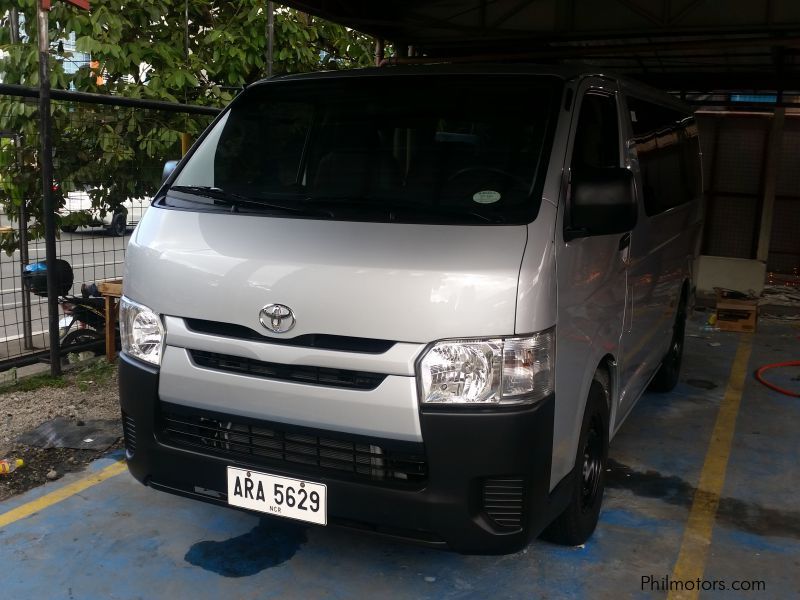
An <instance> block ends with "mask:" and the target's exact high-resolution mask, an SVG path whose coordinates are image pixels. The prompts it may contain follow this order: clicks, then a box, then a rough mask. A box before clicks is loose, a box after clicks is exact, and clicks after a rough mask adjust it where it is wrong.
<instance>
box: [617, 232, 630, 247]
mask: <svg viewBox="0 0 800 600" xmlns="http://www.w3.org/2000/svg"><path fill="white" fill-rule="evenodd" d="M630 245H631V232H630V231H629V232H628V233H626V234H625V235H623V236H622V237H621V238H619V248H618V250H619V251H620V252H622V251H623V250H625V248H629V247H630Z"/></svg>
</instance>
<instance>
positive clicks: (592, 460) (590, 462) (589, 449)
mask: <svg viewBox="0 0 800 600" xmlns="http://www.w3.org/2000/svg"><path fill="white" fill-rule="evenodd" d="M602 474H603V429H602V420H601V419H600V417H599V416H598V415H595V416H594V417H593V418H592V421H591V425H590V427H589V431H588V432H587V435H586V443H585V444H584V446H583V465H582V469H581V509H582V511H583V512H587V511H589V510H591V509H592V508H594V506H595V504H596V502H597V496H598V492H599V490H600V479H601V478H602Z"/></svg>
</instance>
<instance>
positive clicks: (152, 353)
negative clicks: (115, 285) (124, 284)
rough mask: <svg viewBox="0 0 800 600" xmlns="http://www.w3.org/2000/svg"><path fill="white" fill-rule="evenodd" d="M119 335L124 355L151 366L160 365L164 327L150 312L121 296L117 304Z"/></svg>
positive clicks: (155, 315)
mask: <svg viewBox="0 0 800 600" xmlns="http://www.w3.org/2000/svg"><path fill="white" fill-rule="evenodd" d="M119 333H120V337H121V338H122V351H123V352H124V353H125V354H127V355H128V356H132V357H133V358H138V359H139V360H142V361H144V362H147V363H150V364H152V365H156V366H158V365H160V364H161V354H162V351H163V347H164V326H163V325H162V324H161V317H159V316H158V315H157V314H156V313H154V312H153V311H152V310H150V309H149V308H147V307H146V306H142V305H141V304H136V303H135V302H131V301H130V300H128V299H127V298H126V297H125V296H123V297H122V298H121V299H120V303H119Z"/></svg>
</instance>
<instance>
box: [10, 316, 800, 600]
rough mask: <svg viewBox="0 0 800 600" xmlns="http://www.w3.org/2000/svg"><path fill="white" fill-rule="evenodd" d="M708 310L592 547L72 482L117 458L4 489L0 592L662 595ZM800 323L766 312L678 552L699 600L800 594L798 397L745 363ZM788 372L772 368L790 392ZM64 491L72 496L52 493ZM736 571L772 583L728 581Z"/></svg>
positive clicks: (791, 353)
mask: <svg viewBox="0 0 800 600" xmlns="http://www.w3.org/2000/svg"><path fill="white" fill-rule="evenodd" d="M700 324H701V321H700V320H698V319H694V320H693V321H692V322H691V323H690V325H689V327H688V331H687V333H689V334H690V335H695V336H697V335H699V336H704V337H689V338H687V350H686V355H685V358H684V369H683V372H682V376H681V379H682V381H681V383H680V385H679V386H678V388H677V389H676V390H675V391H674V392H673V393H671V394H666V395H655V394H647V395H645V396H644V397H643V398H642V399H641V401H640V402H639V404H638V406H637V408H636V409H635V410H634V412H633V413H632V414H631V416H630V418H629V419H628V421H627V422H626V424H625V425H624V426H623V428H622V430H621V431H620V433H619V434H618V436H617V438H616V439H615V440H614V442H613V444H612V447H611V459H612V460H613V462H612V465H611V470H610V471H609V473H608V476H609V481H608V488H607V490H606V498H605V503H604V508H603V512H602V514H601V521H600V525H599V526H598V529H597V531H596V533H595V535H594V537H593V538H592V539H591V540H590V541H589V543H587V544H586V546H585V547H580V548H563V547H558V546H554V545H551V544H548V543H545V542H541V541H535V542H533V543H531V544H530V545H529V546H528V548H527V549H525V550H524V551H522V552H519V553H517V554H512V555H508V556H499V557H498V556H490V557H482V556H460V555H457V554H453V553H450V552H442V551H435V550H428V549H425V548H420V547H416V546H412V545H404V544H399V543H395V542H392V541H387V540H384V539H381V538H374V537H369V536H366V535H363V534H357V533H353V532H349V531H344V530H337V529H332V528H315V527H303V526H298V525H296V524H294V523H290V522H286V523H284V522H276V521H269V520H262V519H260V518H259V517H257V516H252V515H250V514H245V513H241V512H236V511H233V510H228V509H224V508H218V507H213V506H209V505H204V504H201V503H198V502H194V501H190V500H185V499H181V498H177V497H173V496H169V495H167V494H163V493H160V492H156V491H153V490H150V489H148V488H145V487H143V486H141V485H140V484H138V483H136V482H135V481H134V480H133V479H132V478H131V477H130V476H129V475H128V474H127V473H126V472H122V473H121V474H117V475H114V476H111V477H108V478H107V479H105V480H104V481H102V482H101V483H98V484H96V485H91V486H90V487H87V488H86V489H84V490H83V491H80V492H78V493H74V488H75V487H76V486H78V487H80V486H86V485H88V484H87V483H86V478H87V477H90V476H92V475H93V474H94V475H96V474H97V473H105V475H103V476H104V477H105V476H107V475H108V471H105V472H104V471H103V469H104V468H107V467H108V465H110V464H112V463H113V462H114V459H113V458H110V459H105V460H102V461H98V462H97V463H95V464H94V465H93V466H92V467H91V469H90V471H89V472H88V473H83V474H76V475H75V476H73V477H69V478H64V479H63V480H61V481H59V482H57V483H55V484H49V485H47V486H45V487H42V488H39V489H36V490H32V491H31V492H29V493H27V494H25V495H24V496H21V497H17V498H14V499H12V500H9V501H6V502H4V503H1V504H0V564H2V565H3V568H2V570H0V597H1V598H3V599H5V598H9V599H11V598H14V599H16V598H38V599H42V600H44V599H47V598H54V599H55V598H57V599H62V598H80V599H94V598H98V599H99V598H120V599H132V598H156V597H159V598H192V599H193V600H201V599H205V598H214V599H219V598H230V599H234V598H236V599H239V598H272V597H282V598H286V597H291V598H294V597H300V598H304V599H306V598H354V597H393V598H489V597H491V598H520V597H526V598H531V597H541V598H567V597H591V598H620V597H653V596H655V597H663V596H665V595H666V592H663V591H655V592H651V587H650V586H649V585H645V586H644V589H643V586H642V578H643V577H647V576H650V577H651V578H652V581H654V582H660V581H661V580H663V578H664V577H667V576H669V577H673V570H674V569H675V565H676V562H677V561H678V557H679V553H680V552H681V548H684V551H685V548H686V547H687V541H686V539H688V538H691V535H690V534H692V531H693V529H692V527H693V526H690V527H689V528H688V529H687V520H688V518H689V515H690V509H692V506H693V501H694V500H695V489H696V487H697V486H698V482H699V481H700V475H701V471H704V464H706V465H708V464H710V463H709V457H708V456H707V454H708V450H709V447H710V446H709V441H710V439H711V437H712V431H714V427H715V422H716V421H717V415H718V412H719V409H720V405H721V402H722V400H723V397H724V396H725V392H726V388H727V387H728V384H729V379H730V377H731V365H732V363H733V361H734V356H735V355H736V352H737V348H739V345H740V343H741V341H742V337H741V336H740V335H739V334H733V333H713V334H709V333H705V332H702V331H700ZM799 336H800V329H798V328H797V327H796V326H792V325H791V324H785V323H782V324H781V323H775V322H772V323H771V322H766V321H762V322H761V323H760V324H759V332H758V333H757V334H756V335H755V336H754V337H753V344H752V353H751V355H750V357H749V362H748V364H747V367H746V377H745V380H744V385H743V388H742V396H741V405H740V406H739V407H738V418H736V415H735V413H734V415H733V416H734V419H735V420H734V421H733V422H735V425H736V427H735V434H734V437H733V441H732V445H731V451H730V455H729V460H728V462H727V464H726V463H725V462H724V461H723V462H722V463H721V465H722V469H723V474H724V475H725V479H724V486H722V487H721V493H720V494H719V504H718V509H717V511H716V519H715V520H713V521H709V524H710V525H711V528H710V529H709V535H710V545H709V546H708V548H707V553H701V554H700V555H692V554H691V552H689V553H688V554H687V556H689V559H690V560H689V562H690V566H691V567H692V568H693V569H695V570H697V569H698V568H699V573H700V574H701V575H702V578H703V579H704V580H706V581H707V582H710V583H709V584H708V585H711V584H712V583H714V581H716V586H717V589H718V590H719V586H720V582H722V583H724V584H725V585H726V588H727V589H726V591H716V592H707V593H701V594H700V596H701V597H705V598H710V597H713V598H727V597H741V598H743V597H766V598H789V597H800V502H798V490H800V467H798V464H799V463H800V436H798V434H797V431H798V428H800V400H798V399H793V398H789V397H786V396H781V395H779V394H777V393H775V392H772V391H770V390H768V389H766V388H764V387H763V386H761V385H760V384H758V383H757V382H756V381H755V380H754V379H753V378H752V372H753V370H754V369H755V368H756V367H757V366H759V365H762V364H765V363H771V362H776V361H780V360H789V359H797V358H800V357H799V356H798V354H799V353H800V351H798V348H800V343H799V342H798V337H799ZM717 343H719V344H720V345H718V346H717V345H716V344H717ZM712 344H713V345H712ZM797 373H798V372H797V370H795V371H794V372H788V371H787V372H786V373H785V374H782V375H781V374H777V373H776V375H775V376H774V378H775V380H776V381H779V380H781V379H782V380H783V383H784V385H787V386H792V387H794V389H797V388H798V387H799V386H798V382H797V381H790V378H791V377H792V376H796V375H797ZM723 404H724V403H723ZM717 431H719V429H717ZM711 447H712V449H713V447H714V446H713V444H712V446H711ZM726 454H727V453H726ZM116 458H117V459H118V458H119V457H116ZM719 458H720V457H716V458H715V457H713V456H712V457H711V459H712V460H711V464H717V465H719V464H720V463H719V460H717V459H719ZM722 458H724V457H722ZM715 460H716V462H714V461H715ZM112 469H113V467H112ZM81 482H83V483H81ZM720 485H722V482H721V481H720ZM70 486H72V487H70ZM59 491H60V492H61V493H62V495H63V496H66V497H65V498H64V499H63V500H62V501H60V502H58V503H55V504H52V505H50V506H46V507H45V505H46V504H49V503H50V501H51V500H52V499H53V496H52V495H51V496H48V494H51V493H53V492H56V493H58V492H59ZM37 502H38V503H37ZM695 504H697V502H695ZM15 509H18V510H15ZM34 510H35V511H36V512H33V511H34ZM25 512H33V514H31V515H29V516H24V514H25ZM692 514H694V510H692ZM711 515H712V517H713V515H714V513H713V512H712V513H711ZM687 531H688V532H689V533H687V535H686V536H685V535H684V534H685V532H687ZM695 533H696V532H695ZM692 535H693V534H692ZM734 580H737V581H746V582H749V581H763V582H764V586H765V589H764V590H762V591H753V592H749V593H744V592H732V591H730V586H731V585H732V583H733V581H734ZM756 585H760V584H756ZM654 589H656V590H657V588H654Z"/></svg>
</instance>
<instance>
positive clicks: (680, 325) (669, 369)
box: [650, 296, 686, 393]
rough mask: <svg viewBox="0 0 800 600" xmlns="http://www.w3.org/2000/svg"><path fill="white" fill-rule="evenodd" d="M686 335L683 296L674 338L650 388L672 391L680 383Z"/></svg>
mask: <svg viewBox="0 0 800 600" xmlns="http://www.w3.org/2000/svg"><path fill="white" fill-rule="evenodd" d="M685 335H686V298H685V297H684V296H681V301H680V304H679V305H678V313H677V314H676V315H675V323H674V324H673V326H672V340H671V341H670V343H669V350H668V351H667V355H666V356H665V357H664V359H663V360H662V361H661V366H660V367H659V368H658V372H657V373H656V376H655V377H653V380H652V381H651V382H650V390H652V391H654V392H661V393H664V392H671V391H672V390H673V389H675V386H676V385H678V379H679V378H680V374H681V362H682V361H683V345H684V338H685Z"/></svg>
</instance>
